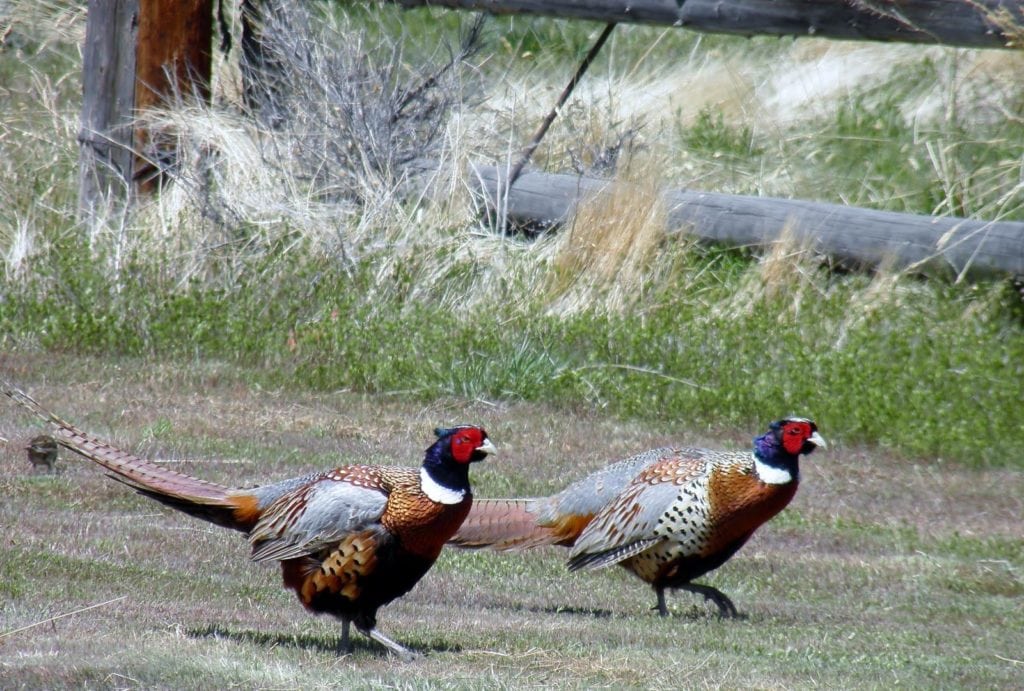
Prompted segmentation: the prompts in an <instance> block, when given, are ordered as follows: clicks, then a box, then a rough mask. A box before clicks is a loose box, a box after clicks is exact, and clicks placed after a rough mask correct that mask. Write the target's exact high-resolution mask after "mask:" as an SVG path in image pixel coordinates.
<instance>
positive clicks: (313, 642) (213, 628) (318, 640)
mask: <svg viewBox="0 0 1024 691" xmlns="http://www.w3.org/2000/svg"><path fill="white" fill-rule="evenodd" d="M338 631H339V633H338V635H337V636H316V635H308V634H284V633H268V632H265V631H254V630H252V629H231V628H228V627H225V626H217V625H210V626H203V627H198V628H192V629H188V631H187V633H188V635H189V636H191V637H193V638H224V639H228V640H232V641H238V642H240V643H250V644H253V645H258V646H262V647H265V648H276V647H277V646H288V647H292V648H301V649H303V650H314V651H318V652H322V653H333V654H336V655H340V654H342V653H340V652H339V651H338V643H339V641H340V640H341V633H340V632H341V629H340V628H339V630H338ZM350 642H351V643H352V652H353V653H366V654H369V655H376V656H379V657H385V656H387V655H388V651H387V650H386V649H385V648H384V647H382V646H380V645H378V644H376V643H374V642H373V641H370V640H368V639H366V638H365V637H364V636H362V635H360V634H358V633H356V632H355V631H353V635H352V637H351V639H350ZM401 642H402V643H403V644H405V643H406V641H401ZM409 647H411V648H412V649H413V651H414V652H417V653H457V652H460V651H461V650H462V648H461V646H457V645H449V644H446V643H432V644H426V645H422V644H409Z"/></svg>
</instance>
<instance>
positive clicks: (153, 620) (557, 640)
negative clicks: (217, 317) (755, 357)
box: [0, 356, 1024, 688]
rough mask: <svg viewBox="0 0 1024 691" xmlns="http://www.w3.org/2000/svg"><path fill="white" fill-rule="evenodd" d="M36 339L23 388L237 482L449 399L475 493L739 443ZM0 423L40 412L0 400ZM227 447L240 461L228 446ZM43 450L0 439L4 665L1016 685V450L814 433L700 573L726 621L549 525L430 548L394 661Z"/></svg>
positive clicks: (414, 421)
mask: <svg viewBox="0 0 1024 691" xmlns="http://www.w3.org/2000/svg"><path fill="white" fill-rule="evenodd" d="M48 359H49V360H50V365H49V367H48V373H47V374H43V370H42V368H40V367H39V361H37V360H35V359H34V358H32V357H29V358H25V359H18V360H17V361H16V362H15V363H14V365H15V367H16V369H17V370H18V371H19V372H21V373H22V381H23V382H24V383H25V384H26V386H28V387H29V389H30V390H31V391H32V392H33V393H34V394H35V395H36V396H38V397H39V398H40V400H43V401H45V402H47V403H49V404H52V405H55V406H56V407H57V408H58V409H59V412H61V413H63V414H65V415H66V416H67V417H69V418H71V419H72V420H82V421H85V420H87V421H88V424H87V426H88V427H89V428H90V429H92V430H95V431H96V432H98V433H101V434H104V435H106V436H109V437H113V438H116V439H118V440H120V442H121V443H122V444H124V445H125V446H129V447H134V448H143V449H147V450H148V451H149V453H150V455H152V456H154V457H158V458H160V457H162V458H166V457H168V456H174V457H178V458H180V457H182V456H184V457H187V458H191V459H193V461H192V462H191V463H190V464H186V465H185V466H184V467H183V469H185V470H186V471H187V472H190V473H193V474H195V475H197V476H200V477H204V478H209V479H215V480H218V481H221V482H227V483H232V484H245V483H251V482H252V481H269V480H272V479H275V478H282V477H286V476H289V475H294V474H299V473H302V472H305V471H307V470H309V469H310V468H316V467H327V466H329V465H332V464H334V463H341V462H352V461H355V460H373V461H374V462H381V463H394V462H398V463H413V462H415V459H417V458H418V456H419V454H421V453H422V449H423V448H424V447H425V444H426V441H427V439H426V438H427V437H428V436H429V430H430V428H431V427H432V426H433V425H434V424H438V423H448V422H453V421H464V420H474V421H480V422H482V423H483V424H484V425H485V426H486V427H487V428H488V431H489V432H490V433H491V436H492V437H493V438H494V439H495V441H496V443H497V444H498V445H499V450H500V452H501V455H500V456H496V457H495V458H493V459H491V460H490V461H489V462H488V463H485V464H481V465H480V466H478V467H475V468H474V471H476V472H474V478H473V480H474V484H475V486H476V491H477V493H478V494H480V495H489V496H495V495H501V494H507V493H509V492H517V493H541V492H548V491H552V490H553V489H555V488H557V487H560V486H561V484H562V483H563V482H564V481H565V478H566V477H567V476H570V475H571V476H577V475H579V474H582V473H583V472H585V471H586V470H588V469H590V468H594V467H597V466H599V465H601V464H603V463H605V462H606V461H608V460H611V459H613V458H617V457H619V456H621V455H623V454H625V453H629V452H630V451H634V450H639V449H642V448H649V447H652V446H657V445H661V444H664V443H666V442H668V441H669V440H673V441H677V442H681V443H690V444H713V445H722V446H729V447H735V446H737V445H740V444H745V443H748V440H744V439H742V438H740V437H739V436H729V437H719V436H717V435H715V434H709V433H699V432H697V431H696V430H694V429H692V428H690V429H688V430H687V429H679V428H678V427H677V426H675V425H657V424H649V423H648V424H639V423H636V422H623V421H622V420H620V419H616V418H614V417H609V416H606V415H603V414H597V413H592V412H591V413H573V412H569V411H564V410H559V409H555V408H550V407H543V406H541V407H538V406H536V405H528V404H523V403H511V402H509V403H498V404H495V405H489V406H482V405H480V404H479V403H478V402H474V401H470V400H465V399H458V398H441V399H436V400H435V401H434V402H432V403H429V404H426V405H421V404H411V403H409V402H407V401H400V400H398V399H396V398H380V397H378V396H365V395H360V394H353V393H333V394H321V395H316V396H311V395H309V394H303V393H297V392H289V391H287V390H280V389H275V390H260V389H258V388H254V387H252V386H250V385H248V384H246V381H247V380H248V378H249V375H250V372H249V371H248V370H246V369H244V368H242V369H240V368H233V367H223V366H218V367H212V366H206V365H203V364H201V363H196V364H195V366H194V367H192V368H190V369H181V368H178V367H175V366H173V365H169V364H168V365H159V364H155V363H149V362H138V361H135V362H133V361H124V360H122V361H119V362H110V361H108V360H105V359H92V360H90V359H81V358H79V357H77V356H76V357H64V356H60V357H52V358H48ZM154 392H159V394H158V395H154ZM165 421H166V431H165V432H164V433H163V434H162V435H161V437H160V440H159V441H152V440H151V433H150V430H151V429H152V428H154V427H156V426H158V427H162V428H164V427H165ZM0 425H2V426H0V429H3V430H4V434H5V436H7V437H9V438H11V439H21V438H22V437H27V436H28V435H30V434H31V433H34V432H35V431H36V429H37V428H36V425H35V423H34V422H33V421H32V420H30V419H28V418H27V417H25V416H23V415H22V414H21V413H20V412H18V411H17V410H15V409H14V408H12V407H11V406H2V407H0ZM214 429H215V430H216V438H214V437H213V436H211V432H212V431H213V430H214ZM311 429H318V430H323V432H322V434H319V435H317V434H310V433H309V431H310V430H311ZM746 436H747V437H749V436H750V434H748V435H746ZM830 441H832V440H831V439H830ZM162 450H164V451H162ZM168 450H169V451H168ZM238 456H244V459H245V461H246V462H244V463H242V462H223V461H230V460H231V459H232V458H237V457H238ZM59 468H60V472H59V474H58V475H55V476H34V475H32V474H31V470H30V468H29V464H28V462H27V460H26V459H25V458H24V457H23V454H22V453H21V452H20V451H19V450H18V449H17V448H16V445H15V444H13V443H12V444H8V445H6V446H0V486H2V490H3V492H4V495H5V497H7V498H8V499H7V501H5V502H4V504H3V506H2V508H0V513H2V520H3V522H4V525H7V526H9V528H8V532H7V534H6V538H5V541H4V544H3V545H2V546H0V551H2V553H3V554H2V559H0V565H2V566H0V582H2V583H3V584H4V585H3V603H4V605H3V626H2V630H3V631H4V632H7V631H10V630H13V629H16V628H20V627H23V626H29V625H31V624H34V623H38V622H43V623H42V625H39V626H34V627H32V628H28V629H26V630H24V631H21V632H18V633H14V634H11V635H9V636H5V637H4V638H3V639H0V641H2V647H0V667H2V669H3V673H4V678H5V680H6V684H7V685H9V686H11V687H13V688H18V687H28V688H38V687H42V686H46V687H48V688H60V687H77V686H82V685H99V686H144V687H147V688H152V687H159V688H169V687H178V688H184V687H187V688H199V687H209V686H218V687H223V686H226V685H230V684H236V685H246V686H251V687H282V686H284V687H302V686H323V685H331V686H334V685H340V686H345V687H353V688H364V687H370V686H374V685H377V684H385V685H390V686H399V687H403V688H406V687H410V688H425V687H459V688H461V687H466V686H471V687H476V686H479V685H481V684H486V685H488V686H492V687H497V688H506V687H515V688H522V687H524V686H539V685H543V686H553V687H559V688H584V687H586V688H591V687H594V686H615V687H633V686H643V687H646V688H667V687H673V688H678V687H679V686H680V685H684V686H687V687H703V686H712V687H737V686H743V687H763V688H769V687H770V688H776V687H780V686H783V687H787V688H807V687H811V686H826V687H836V686H842V687H845V688H876V687H877V686H878V685H880V684H882V685H885V686H892V685H897V684H898V685H913V686H922V685H924V686H934V687H946V688H948V687H972V688H974V687H984V688H1011V687H1014V686H1016V685H1017V684H1018V683H1019V681H1020V678H1021V677H1020V674H1021V668H1020V664H1021V663H1020V660H1019V657H1020V656H1019V655H1018V654H1017V652H1018V651H1019V650H1021V649H1022V646H1024V634H1022V632H1024V610H1022V608H1021V605H1020V600H1021V597H1022V595H1024V571H1022V569H1024V553H1022V551H1021V543H1020V540H1019V533H1018V527H1019V526H1018V525H1017V521H1018V520H1019V509H1020V505H1019V501H1020V500H1019V497H1020V496H1022V492H1024V478H1022V477H1021V475H1020V473H1017V472H1011V471H1006V470H997V469H984V470H971V469H965V468H962V467H957V466H949V467H943V468H941V469H939V468H937V467H936V466H935V465H934V464H931V463H927V462H911V461H902V462H896V461H894V459H892V458H889V457H886V456H885V455H884V454H880V453H878V452H877V450H873V449H871V448H867V447H862V446H853V445H847V444H842V443H839V444H838V445H837V446H834V447H833V448H832V449H831V450H829V451H827V452H825V453H816V454H815V455H814V456H812V457H810V458H809V459H808V462H807V463H805V464H804V474H805V477H804V483H803V487H802V488H801V490H800V492H799V493H798V495H797V498H796V500H795V501H794V503H793V505H792V506H791V507H790V508H789V509H787V510H786V511H785V512H784V513H783V514H781V515H780V516H779V517H778V518H777V519H776V520H775V521H773V522H772V523H770V524H769V525H768V526H766V527H765V528H763V529H762V530H761V531H760V532H759V533H758V534H757V535H756V536H755V538H754V539H753V540H752V541H751V543H750V544H749V545H748V546H747V547H745V548H744V549H743V550H742V551H741V552H740V553H739V554H738V555H737V557H735V558H734V559H733V560H732V561H730V562H729V563H728V564H727V565H726V566H724V567H723V568H721V569H720V570H719V571H717V572H715V573H714V574H713V575H712V576H711V577H710V578H709V579H708V581H709V582H711V583H713V584H715V585H716V586H717V587H720V588H722V589H723V590H724V591H725V592H727V593H728V594H729V595H730V596H732V597H733V599H734V600H735V601H736V603H737V605H738V607H739V608H740V610H741V611H742V613H743V614H744V617H743V618H742V619H740V620H737V621H720V620H718V619H717V618H716V617H715V616H714V615H713V612H712V609H713V608H709V607H708V606H707V605H705V604H704V603H703V602H700V601H699V600H697V599H695V598H693V597H692V596H690V595H688V594H685V593H680V594H675V595H672V596H670V607H671V609H672V611H673V616H672V617H670V618H669V619H667V620H662V619H659V618H658V617H657V616H655V615H654V613H653V612H651V611H650V607H651V606H652V605H653V603H654V595H653V592H651V591H650V589H649V588H647V587H646V586H644V585H643V584H642V583H640V582H639V581H637V580H636V579H634V578H632V577H631V576H629V575H628V574H626V573H625V572H619V571H617V570H611V571H606V572H598V573H587V574H581V573H576V574H569V573H567V572H566V571H565V569H564V566H563V559H564V553H563V552H560V551H557V550H555V549H550V550H544V551H539V552H537V553H533V554H528V555H519V556H515V555H493V554H486V553H474V552H457V551H448V552H445V553H444V554H443V555H442V558H441V560H439V562H438V564H437V565H436V566H435V568H434V569H433V570H432V571H431V572H430V574H428V576H427V577H426V578H425V579H424V580H423V581H422V582H421V583H420V584H419V585H418V586H417V587H416V588H415V589H414V590H413V592H412V593H410V594H409V595H408V596H407V597H405V598H403V599H401V600H399V601H398V602H396V603H393V604H392V605H389V606H388V607H386V608H385V609H383V610H382V612H381V617H380V622H381V626H382V629H383V630H384V631H386V632H387V633H389V634H391V635H393V636H395V637H397V638H398V639H399V640H401V641H403V642H404V643H407V644H408V645H411V646H414V647H416V648H418V649H420V650H423V651H425V652H426V658H425V659H424V660H423V661H420V662H417V663H413V664H404V663H399V662H397V661H395V660H393V659H391V658H388V657H387V656H385V655H383V654H382V653H381V651H380V650H379V649H378V648H376V647H375V646H373V645H371V644H369V643H366V642H364V641H362V639H359V640H358V641H357V646H356V650H355V652H354V653H352V654H351V655H348V656H344V657H338V656H337V654H336V653H335V651H334V646H335V644H336V636H337V633H338V627H337V625H336V624H335V623H333V622H331V621H330V620H328V619H325V618H314V617H310V616H309V615H307V614H306V613H304V612H303V611H302V608H301V607H300V606H299V605H298V604H297V603H296V602H294V598H293V597H291V595H290V594H289V593H287V592H285V591H284V590H283V589H282V588H281V587H280V585H279V583H278V579H279V575H278V574H277V572H276V570H275V569H273V568H270V567H264V566H258V565H254V564H252V563H251V562H249V561H248V558H247V556H246V546H245V544H244V541H243V540H242V539H241V538H240V537H239V536H237V535H235V534H233V533H229V532H228V531H223V530H220V529H217V528H215V527H212V526H207V525H206V524H203V523H201V522H198V521H195V520H192V519H189V518H187V517H183V516H179V515H175V514H173V513H172V512H170V511H168V510H164V509H162V508H159V507H157V506H156V505H154V504H153V503H152V502H149V501H148V500H145V499H144V498H142V497H139V496H137V495H134V494H132V493H131V492H130V491H129V490H128V489H126V488H124V487H123V486H121V485H118V484H116V483H112V482H110V481H109V480H106V479H105V478H104V477H103V474H102V473H101V472H100V471H99V470H98V469H96V468H95V467H94V466H91V465H89V464H87V462H85V461H82V460H79V459H75V458H71V457H68V456H62V458H61V460H60V461H59ZM894 476H895V477H898V478H899V480H898V484H894ZM510 479H512V480H513V481H514V484H513V485H512V486H510V485H509V481H510ZM122 597H123V598H124V599H122V600H117V598H122ZM111 600H115V601H114V602H110V603H109V604H106V605H104V606H101V607H97V608H96V609H94V610H90V611H88V612H83V613H81V614H73V615H72V616H68V617H65V618H62V619H57V620H54V621H53V622H52V623H46V620H47V619H49V618H52V617H56V616H59V615H62V614H67V613H72V612H74V611H76V610H78V609H81V608H84V607H88V606H90V605H95V604H100V603H106V602H108V601H111Z"/></svg>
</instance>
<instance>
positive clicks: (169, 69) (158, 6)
mask: <svg viewBox="0 0 1024 691" xmlns="http://www.w3.org/2000/svg"><path fill="white" fill-rule="evenodd" d="M137 46H138V47H137V50H136V68H135V76H136V81H135V112H136V113H144V112H145V111H146V110H149V109H152V108H158V107H161V106H163V105H165V104H166V103H167V102H168V100H170V99H174V98H175V97H179V96H180V97H182V98H184V99H186V100H188V99H190V98H193V97H195V98H197V99H199V100H201V101H206V100H208V99H209V97H210V77H211V74H212V71H211V70H212V65H213V53H212V49H213V0H139V33H138V43H137ZM135 150H136V152H137V154H138V155H139V158H137V159H136V170H135V171H134V176H133V179H134V181H135V182H136V184H137V186H138V189H139V191H143V192H148V191H152V190H153V189H154V187H155V186H156V180H157V178H156V176H157V175H158V173H159V168H160V166H159V165H157V164H158V163H160V162H161V160H162V159H164V158H165V157H166V156H167V155H169V153H170V148H169V146H162V145H161V142H160V133H158V132H149V131H147V130H146V129H145V128H144V127H137V128H136V129H135Z"/></svg>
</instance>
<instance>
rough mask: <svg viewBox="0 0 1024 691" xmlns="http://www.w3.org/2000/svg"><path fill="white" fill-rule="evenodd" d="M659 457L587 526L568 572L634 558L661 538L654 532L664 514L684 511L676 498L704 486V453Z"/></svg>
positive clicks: (661, 452)
mask: <svg viewBox="0 0 1024 691" xmlns="http://www.w3.org/2000/svg"><path fill="white" fill-rule="evenodd" d="M649 453H650V452H649ZM657 453H658V455H657V457H656V458H654V459H649V461H648V463H646V464H645V465H644V467H643V469H642V470H641V471H640V472H639V473H638V474H637V475H636V476H635V477H634V478H633V479H632V481H631V482H630V483H629V484H628V485H627V486H626V487H625V489H623V490H622V491H621V492H620V493H619V494H618V495H617V496H616V497H615V498H614V499H613V500H612V501H611V502H609V503H608V504H607V505H606V506H605V507H604V508H603V509H602V510H601V511H600V512H599V513H598V514H597V515H595V516H594V519H593V520H592V521H591V522H590V524H589V525H587V527H586V529H585V530H584V531H583V533H582V534H581V535H580V537H579V539H578V540H577V541H576V544H575V545H574V546H573V549H572V552H571V554H570V558H569V560H570V568H573V569H579V568H600V567H603V566H609V565H611V564H614V563H617V562H620V561H622V560H623V559H626V558H628V557H630V556H633V555H634V554H637V553H639V552H641V551H643V550H644V549H647V548H648V547H650V546H651V545H653V544H654V543H656V542H657V541H658V540H660V539H662V536H660V535H659V531H658V528H659V524H660V523H662V522H663V519H664V516H665V514H666V512H667V511H669V510H670V509H671V510H676V509H680V510H684V511H685V510H686V507H685V506H682V505H681V503H680V497H686V496H692V494H691V493H687V492H685V489H686V487H687V486H690V485H693V484H696V483H701V482H706V480H707V476H708V473H709V472H710V467H711V466H710V463H708V461H707V459H706V458H705V454H706V453H707V452H705V451H703V450H701V449H659V450H658V452H657ZM693 494H696V495H698V496H699V495H700V493H693Z"/></svg>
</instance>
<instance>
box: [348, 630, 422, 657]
mask: <svg viewBox="0 0 1024 691" xmlns="http://www.w3.org/2000/svg"><path fill="white" fill-rule="evenodd" d="M360 633H362V634H363V635H364V636H367V637H368V638H372V639H373V640H375V641H377V642H378V643H380V644H381V645H382V646H384V647H385V648H387V649H388V650H390V651H391V652H392V653H394V655H395V657H397V658H398V659H399V660H402V661H403V662H412V661H413V660H419V659H420V658H422V657H423V656H422V655H421V654H420V653H417V652H415V651H413V650H409V649H408V648H406V647H405V646H404V645H402V644H401V643H399V642H398V641H394V640H392V639H390V638H388V637H387V636H385V635H384V634H382V633H381V632H380V631H378V630H377V629H376V628H373V629H360Z"/></svg>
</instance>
